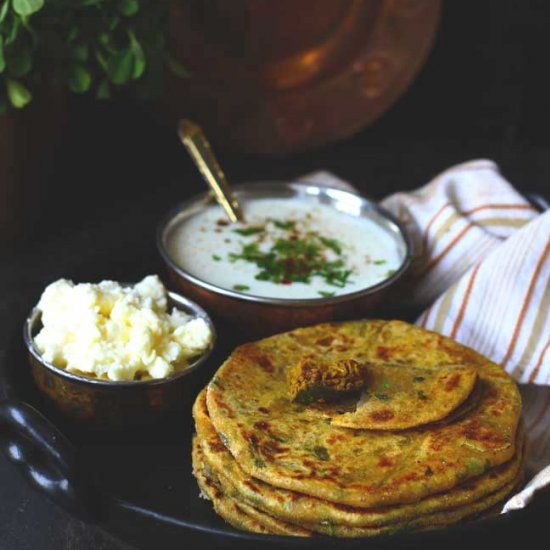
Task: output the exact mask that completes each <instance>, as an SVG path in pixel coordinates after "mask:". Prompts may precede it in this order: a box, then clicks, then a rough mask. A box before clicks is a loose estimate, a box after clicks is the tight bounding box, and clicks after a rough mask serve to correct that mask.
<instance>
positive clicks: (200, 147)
mask: <svg viewBox="0 0 550 550" xmlns="http://www.w3.org/2000/svg"><path fill="white" fill-rule="evenodd" d="M178 135H179V138H180V140H181V142H182V143H183V145H185V148H186V149H187V151H188V152H189V154H190V155H191V158H192V159H193V162H194V163H195V165H196V166H197V168H198V169H199V172H200V173H201V174H202V177H203V178H204V179H205V181H206V183H207V184H208V185H209V187H210V189H211V190H212V192H213V194H214V197H215V198H216V200H217V201H218V203H219V204H220V206H221V207H222V208H223V209H224V211H225V213H226V214H227V217H228V218H229V220H230V221H231V223H236V222H244V216H243V211H242V208H241V206H240V204H239V202H238V201H237V199H236V197H235V195H234V193H233V191H232V190H231V187H230V186H229V183H228V181H227V178H226V177H225V174H224V173H223V170H222V169H221V166H220V165H219V163H218V161H217V159H216V157H215V155H214V153H213V151H212V147H211V146H210V143H209V142H208V140H207V139H206V136H205V134H204V132H203V131H202V129H201V127H200V126H199V125H198V124H197V123H195V122H193V121H192V120H189V119H186V118H184V119H182V120H180V121H179V125H178Z"/></svg>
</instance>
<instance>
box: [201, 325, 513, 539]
mask: <svg viewBox="0 0 550 550" xmlns="http://www.w3.org/2000/svg"><path fill="white" fill-rule="evenodd" d="M304 358H307V359H308V361H309V363H311V364H315V360H316V359H318V361H319V362H320V363H322V364H330V361H334V362H338V361H348V362H349V361H350V360H353V361H354V362H355V363H357V364H360V365H365V369H366V372H367V373H369V369H370V374H368V376H367V378H366V385H365V387H364V388H363V390H362V394H361V395H359V397H358V395H357V394H355V395H354V396H353V397H347V398H344V399H340V400H338V401H332V402H326V403H323V402H319V401H315V402H312V403H309V404H303V403H299V402H296V401H294V400H293V399H292V396H291V391H290V389H289V387H290V386H291V385H292V381H291V382H289V377H290V376H291V373H292V369H293V368H295V366H296V365H297V364H298V363H299V362H300V361H302V362H303V360H304ZM193 414H194V418H195V424H196V436H195V439H194V444H193V465H194V473H195V476H196V477H197V480H198V482H199V485H200V487H201V490H202V492H203V493H204V494H205V495H206V496H207V497H208V498H210V499H211V500H212V502H213V504H214V508H215V509H216V511H217V512H218V513H219V514H220V515H221V516H222V517H223V518H225V520H226V521H228V522H229V523H231V524H232V525H234V526H235V527H237V528H240V529H245V530H249V531H256V532H262V533H271V534H285V535H302V536H308V535H312V534H316V533H321V534H327V535H336V536H353V537H356V536H369V535H377V534H381V533H393V532H396V531H401V530H409V529H411V530H421V529H432V528H437V527H443V526H446V525H449V524H451V523H455V522H458V521H462V520H465V519H469V518H474V517H479V516H481V515H484V514H487V513H491V512H494V511H495V510H498V507H499V505H500V504H501V503H502V501H503V500H504V499H505V498H506V497H507V496H508V495H509V494H510V493H511V492H512V491H513V490H514V489H515V488H516V487H517V486H518V484H519V483H520V482H521V471H522V462H523V451H524V444H523V434H522V431H521V428H520V422H519V421H520V416H521V400H520V396H519V392H518V390H517V387H516V385H515V383H514V382H513V380H512V379H511V378H510V377H509V376H508V375H507V374H506V373H505V372H504V371H503V370H502V369H501V368H500V367H499V366H498V365H496V364H494V363H491V362H490V361H489V360H487V359H486V358H485V357H482V356H481V355H479V354H477V353H476V352H474V351H473V350H471V349H468V348H466V347H464V346H461V345H459V344H457V343H456V342H454V341H452V340H450V339H448V338H445V337H442V336H440V335H437V334H435V333H432V332H428V331H425V330H422V329H420V328H418V327H415V326H412V325H409V324H407V323H403V322H400V321H389V322H386V321H354V322H346V323H341V324H324V325H318V326H315V327H308V328H303V329H298V330H295V331H292V332H288V333H285V334H280V335H276V336H272V337H270V338H267V339H264V340H261V341H258V342H255V343H251V344H245V345H243V346H240V347H238V348H237V349H236V350H235V351H234V352H233V354H232V355H231V356H230V357H229V359H228V360H227V361H226V362H225V363H224V364H223V365H222V367H221V368H220V369H219V370H218V372H217V373H216V375H215V376H214V378H213V379H212V381H211V382H210V384H209V385H208V387H207V388H205V389H204V390H203V391H202V392H201V393H200V394H199V396H198V398H197V401H196V403H195V406H194V409H193Z"/></svg>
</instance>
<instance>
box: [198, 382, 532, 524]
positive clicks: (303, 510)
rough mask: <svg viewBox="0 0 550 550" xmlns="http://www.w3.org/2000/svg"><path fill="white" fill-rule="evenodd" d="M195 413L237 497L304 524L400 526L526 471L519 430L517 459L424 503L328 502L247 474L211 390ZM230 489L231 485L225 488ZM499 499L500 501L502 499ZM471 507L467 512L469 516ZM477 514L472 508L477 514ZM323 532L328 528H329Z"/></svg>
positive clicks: (205, 451) (460, 504)
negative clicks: (220, 425)
mask: <svg viewBox="0 0 550 550" xmlns="http://www.w3.org/2000/svg"><path fill="white" fill-rule="evenodd" d="M193 416H194V418H195V425H196V431H197V441H198V442H199V443H200V445H201V448H202V455H201V456H202V457H203V461H204V462H205V463H207V464H208V467H209V469H210V471H212V472H213V474H215V475H216V476H217V478H218V479H220V480H224V481H225V485H226V487H227V486H230V487H231V493H232V495H233V497H234V498H237V499H238V500H239V501H244V502H247V503H249V504H250V505H252V506H255V507H256V508H258V509H260V510H262V511H264V512H266V513H268V514H272V515H274V516H277V517H278V518H280V519H282V520H284V521H288V522H295V523H298V524H300V525H308V524H319V525H320V526H321V528H322V529H324V527H327V526H328V527H331V528H332V530H333V531H334V530H337V527H338V526H340V527H341V526H345V527H348V528H352V527H359V528H361V527H371V528H372V527H382V526H385V525H388V526H392V525H393V528H395V525H396V524H407V523H408V522H409V521H411V520H413V519H416V518H421V517H424V516H426V515H430V514H431V515H434V514H435V513H438V512H444V511H449V510H453V509H455V510H456V509H461V508H463V509H464V508H465V507H467V506H469V505H470V504H472V503H475V502H476V501H480V500H481V499H483V498H484V497H487V496H490V495H491V494H494V493H496V492H497V491H504V493H507V491H508V489H507V488H508V487H513V486H514V484H515V483H516V480H517V479H518V476H520V474H521V463H522V453H521V451H522V440H523V434H522V433H519V434H518V439H519V442H518V449H519V451H520V452H518V453H517V454H516V455H515V456H514V458H513V459H512V460H511V461H509V462H507V463H505V464H503V465H501V466H499V467H497V468H494V469H493V470H491V471H490V472H487V474H486V475H481V476H478V477H477V478H474V479H472V480H470V481H468V482H466V483H464V484H461V485H459V486H458V487H456V488H454V489H452V490H451V491H449V492H446V493H441V494H436V495H433V496H431V497H427V498H426V499H423V500H421V501H419V502H415V503H410V504H404V505H397V506H387V507H382V508H358V507H351V506H344V505H339V504H335V503H332V502H328V501H325V500H322V499H319V498H316V497H311V496H309V495H305V494H301V493H296V492H293V491H288V490H285V489H280V488H276V487H272V486H271V485H269V484H267V483H265V482H263V481H261V480H258V479H255V478H253V477H251V476H249V475H247V474H246V473H245V472H244V471H243V470H242V469H241V468H240V466H239V464H238V463H237V461H236V460H235V459H234V458H233V456H232V455H231V453H230V452H229V451H228V450H227V449H226V448H225V446H224V445H223V443H222V442H221V441H220V439H219V437H218V434H217V432H216V430H215V429H214V426H213V425H212V423H211V422H210V419H209V416H208V410H207V407H206V392H205V390H203V391H202V392H201V393H200V394H199V396H198V398H197V400H196V402H195V405H194V407H193ZM226 492H227V489H226ZM497 500H498V499H497ZM467 512H468V510H464V512H463V514H466V513H467ZM472 513H473V512H472ZM323 532H326V530H325V529H324V530H323Z"/></svg>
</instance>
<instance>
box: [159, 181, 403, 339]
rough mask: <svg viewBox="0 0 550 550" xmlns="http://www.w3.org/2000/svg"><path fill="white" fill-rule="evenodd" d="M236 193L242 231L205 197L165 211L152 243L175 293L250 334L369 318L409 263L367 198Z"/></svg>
mask: <svg viewBox="0 0 550 550" xmlns="http://www.w3.org/2000/svg"><path fill="white" fill-rule="evenodd" d="M234 192H235V195H236V197H237V199H238V201H239V203H240V204H241V206H242V207H243V211H244V215H245V219H246V222H247V223H246V224H244V225H243V224H228V222H227V221H226V218H225V215H224V213H223V211H222V209H221V207H219V206H218V205H217V204H214V203H213V202H212V198H211V195H210V194H209V193H204V194H201V195H199V196H196V197H193V198H191V199H189V200H188V201H186V202H184V203H182V204H179V205H177V206H176V207H175V208H173V209H172V210H171V211H170V212H169V213H168V214H167V216H166V217H165V218H164V219H163V220H162V221H161V223H160V226H159V229H158V233H157V246H158V249H159V252H160V254H161V256H162V258H163V259H164V261H165V263H166V266H167V269H168V275H169V277H170V279H171V281H172V283H173V284H174V285H176V286H177V288H178V289H180V290H181V291H182V292H183V293H184V294H185V295H187V296H189V297H190V298H192V299H193V300H195V301H196V302H198V303H199V304H201V305H202V306H203V307H204V308H205V309H206V310H207V311H209V312H210V313H211V314H212V315H214V316H215V317H216V318H218V319H220V320H225V321H229V322H230V323H231V326H232V327H235V329H236V330H241V331H243V332H244V333H246V334H247V335H268V334H274V333H277V332H281V331H285V330H290V329H293V328H296V327H299V326H306V325H311V324H315V323H320V322H326V321H336V320H343V319H349V318H354V317H365V316H368V315H369V314H372V313H373V311H374V310H375V308H376V306H378V305H379V304H380V303H381V302H382V301H383V300H384V298H385V297H386V296H387V293H388V291H390V290H391V287H392V286H393V285H394V283H396V282H397V280H399V279H400V278H401V277H402V275H403V274H404V273H405V271H406V270H407V268H408V266H409V264H410V261H411V255H412V252H411V244H410V240H409V237H408V235H407V234H406V232H405V230H404V229H403V227H402V226H401V225H400V223H399V222H398V221H397V220H396V219H395V218H394V217H393V216H392V215H391V214H390V213H389V212H387V211H385V210H384V209H383V208H381V207H380V206H378V205H376V204H374V203H373V202H371V201H369V200H368V199H366V198H365V197H362V196H360V195H357V194H355V193H351V192H348V191H343V190H341V189H337V188H331V187H324V186H317V185H311V184H307V183H299V182H292V183H286V182H260V183H247V184H242V185H239V186H235V188H234Z"/></svg>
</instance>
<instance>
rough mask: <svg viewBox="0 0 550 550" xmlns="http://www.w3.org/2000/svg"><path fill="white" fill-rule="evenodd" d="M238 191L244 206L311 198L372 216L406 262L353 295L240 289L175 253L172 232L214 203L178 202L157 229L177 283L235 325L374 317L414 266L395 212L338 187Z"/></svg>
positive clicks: (279, 326) (268, 327) (272, 185)
mask: <svg viewBox="0 0 550 550" xmlns="http://www.w3.org/2000/svg"><path fill="white" fill-rule="evenodd" d="M234 192H235V195H236V197H237V200H238V201H239V202H240V203H241V204H244V203H246V201H247V200H249V199H258V198H288V199H292V198H306V197H307V198H314V200H316V201H318V202H319V204H324V205H328V206H332V207H333V208H335V209H336V210H339V211H342V212H345V213H347V214H350V215H353V216H357V217H368V218H370V219H372V220H374V221H375V222H377V223H379V224H380V225H382V226H384V227H385V228H386V229H387V230H388V231H389V232H390V233H391V234H392V235H393V236H394V238H395V239H396V241H397V242H398V245H399V248H400V250H401V252H402V262H401V265H400V267H399V268H398V269H397V270H396V271H395V272H394V273H393V274H392V275H391V276H389V277H388V278H387V279H384V280H383V281H381V282H380V283H378V284H376V285H373V286H369V287H366V288H364V289H362V290H360V291H357V292H353V293H349V294H343V295H340V296H334V297H327V298H324V297H320V298H308V299H301V300H296V299H281V298H266V297H262V296H254V295H251V294H245V293H242V292H236V291H234V290H230V289H227V288H222V287H220V286H217V285H214V284H212V283H210V282H208V281H205V280H202V279H199V278H197V277H196V276H194V275H193V274H192V273H190V272H189V271H186V270H185V269H183V268H182V267H181V266H179V265H178V264H177V263H176V262H175V261H174V259H173V258H172V257H171V256H170V253H169V247H168V242H169V240H170V235H171V232H172V230H173V229H174V228H175V227H176V226H177V225H179V224H180V223H182V221H184V220H185V219H187V218H190V217H192V216H194V215H196V214H198V213H199V212H201V211H202V210H204V209H205V208H207V207H208V206H209V205H211V204H212V198H211V196H210V195H209V193H203V194H201V195H198V196H195V197H193V198H191V199H189V200H188V201H186V202H183V203H182V204H179V205H177V206H176V207H175V208H173V209H172V210H171V211H170V212H169V213H168V214H167V215H166V216H165V218H164V219H163V220H162V221H161V223H160V226H159V228H158V232H157V247H158V250H159V252H160V254H161V256H162V258H163V259H164V262H165V263H166V266H167V269H168V276H169V278H170V280H171V281H172V283H173V284H174V285H176V286H177V288H178V289H180V290H181V291H182V292H183V293H184V294H185V295H186V296H190V297H191V298H192V299H193V300H195V301H197V302H198V303H199V304H201V305H202V306H203V307H204V308H206V309H207V311H208V312H210V313H211V314H212V315H213V316H215V317H216V318H218V319H220V320H222V321H229V322H230V323H231V327H237V330H238V331H239V332H244V333H245V334H246V335H253V336H263V335H268V334H275V333H277V332H282V331H285V330H291V329H293V328H296V327H300V326H306V325H312V324H316V323H321V322H326V321H335V320H345V319H350V318H357V317H365V316H368V315H369V314H372V312H373V311H374V309H375V308H376V307H377V306H378V305H379V304H380V303H381V302H382V300H384V298H385V297H386V296H387V292H388V291H389V290H390V288H391V287H392V286H393V285H394V283H395V282H396V281H397V280H398V279H400V278H401V277H402V275H403V274H404V273H405V271H406V270H407V268H408V267H409V264H410V262H411V257H412V249H411V242H410V239H409V237H408V235H407V233H406V232H405V230H404V229H403V227H402V226H401V224H400V223H399V222H398V220H396V219H395V218H394V217H393V216H392V215H391V214H390V213H389V212H387V211H386V210H384V209H383V208H381V207H380V206H378V205H376V204H374V203H373V202H371V201H369V200H368V199H367V198H365V197H362V196H360V195H357V194H355V193H350V192H348V191H343V190H341V189H337V188H332V187H324V186H318V185H311V184H308V183H300V182H293V183H286V182H257V183H256V182H255V183H247V184H242V185H238V186H235V188H234Z"/></svg>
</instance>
